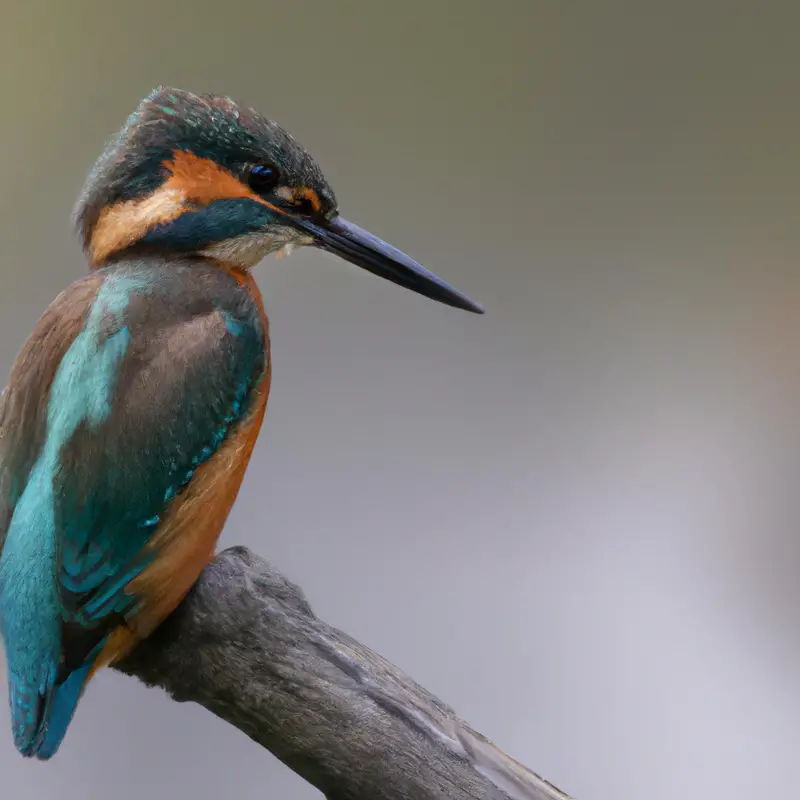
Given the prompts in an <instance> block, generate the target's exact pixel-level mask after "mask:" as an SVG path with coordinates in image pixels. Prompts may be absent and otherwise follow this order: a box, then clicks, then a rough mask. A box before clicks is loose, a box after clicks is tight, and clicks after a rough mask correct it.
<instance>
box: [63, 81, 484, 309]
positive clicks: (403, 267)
mask: <svg viewBox="0 0 800 800" xmlns="http://www.w3.org/2000/svg"><path fill="white" fill-rule="evenodd" d="M75 219H76V224H77V226H78V230H79V232H80V235H81V237H82V240H83V244H84V247H85V249H86V251H87V253H88V255H89V259H90V263H91V264H92V266H93V267H95V268H98V267H102V266H103V265H106V264H108V263H110V262H112V261H114V260H115V259H118V258H120V257H123V256H126V255H133V254H135V253H137V252H141V253H145V252H150V253H152V252H157V253H159V254H160V255H193V256H197V257H201V258H207V259H212V260H214V261H216V262H219V263H221V264H224V265H225V266H227V267H232V268H234V269H248V268H250V267H252V266H253V265H254V264H256V263H257V262H258V261H260V260H261V259H262V258H263V257H264V256H265V255H267V254H268V253H271V252H275V251H277V250H281V249H283V248H287V249H291V247H293V246H297V245H314V246H316V247H320V248H322V249H324V250H328V251H329V252H332V253H335V254H336V255H338V256H340V257H341V258H344V259H346V260H347V261H350V262H352V263H353V264H356V265H358V266H360V267H363V268H365V269H367V270H369V271H370V272H373V273H374V274H376V275H379V276H381V277H384V278H387V279H388V280H390V281H393V282H395V283H398V284H400V285H401V286H405V287H407V288H409V289H412V290H413V291H415V292H419V293H420V294H423V295H425V296H427V297H430V298H433V299H434V300H438V301H439V302H442V303H446V304H448V305H452V306H455V307H457V308H463V309H466V310H469V311H473V312H477V313H482V308H481V307H480V306H479V305H477V304H476V303H473V302H472V301H471V300H469V298H467V297H465V296H464V295H463V294H461V293H460V292H458V291H456V290H455V289H454V288H452V287H451V286H449V285H448V284H446V283H445V282H444V281H442V280H440V279H439V278H437V277H436V276H435V275H433V274H432V273H430V272H428V271H427V270H426V269H424V268H423V267H421V266H420V265H419V264H417V263H416V262H415V261H414V260H412V259H411V258H409V257H408V256H406V255H405V254H403V253H401V252H400V251H398V250H396V249H395V248H393V247H392V246H390V245H389V244H387V243H386V242H383V241H381V240H380V239H378V238H377V237H376V236H373V235H372V234H370V233H368V232H367V231H365V230H363V229H362V228H359V227H358V226H357V225H354V224H353V223H351V222H347V221H346V220H345V219H343V218H342V217H341V216H340V215H339V209H338V204H337V202H336V197H335V196H334V193H333V190H332V189H331V187H330V186H329V185H328V183H327V181H326V180H325V176H324V175H323V174H322V171H321V170H320V168H319V166H317V164H316V162H315V161H314V159H313V158H312V157H311V156H310V155H309V153H308V152H307V151H306V150H305V149H304V148H303V147H302V146H301V145H300V144H299V143H298V142H297V141H296V140H295V139H294V138H292V137H291V136H290V135H289V134H288V133H287V132H286V131H285V130H283V128H281V127H280V126H279V125H277V124H276V123H275V122H273V121H271V120H269V119H266V118H265V117H264V116H262V115H261V114H260V113H258V112H257V111H255V110H253V109H251V108H246V107H244V106H240V105H238V104H237V103H235V102H233V101H232V100H230V99H229V98H226V97H219V96H214V95H202V96H199V95H195V94H191V93H189V92H184V91H181V90H178V89H172V88H164V87H160V88H158V89H156V90H155V91H153V92H152V93H151V94H150V95H148V96H147V97H146V98H145V99H144V100H142V102H141V103H140V104H139V107H138V108H137V109H136V111H135V112H134V113H133V114H132V115H131V117H130V118H129V119H128V121H127V123H126V124H125V126H124V127H123V128H122V130H121V131H120V132H119V133H118V134H117V136H116V137H115V138H114V139H113V140H112V141H111V142H110V143H109V144H108V146H107V147H106V150H105V152H104V153H103V154H102V155H101V157H100V158H99V159H98V161H97V163H96V164H95V166H94V169H93V170H92V172H91V173H90V175H89V177H88V179H87V182H86V186H85V187H84V190H83V193H82V195H81V197H80V199H79V201H78V204H77V207H76V211H75Z"/></svg>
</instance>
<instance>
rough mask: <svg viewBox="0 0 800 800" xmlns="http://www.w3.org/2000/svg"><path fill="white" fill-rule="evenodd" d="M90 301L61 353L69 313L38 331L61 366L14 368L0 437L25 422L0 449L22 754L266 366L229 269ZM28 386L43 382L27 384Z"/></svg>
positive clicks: (93, 650) (169, 270) (3, 569)
mask: <svg viewBox="0 0 800 800" xmlns="http://www.w3.org/2000/svg"><path fill="white" fill-rule="evenodd" d="M92 292H93V296H92V297H90V298H89V301H88V302H86V303H84V310H83V312H82V313H81V315H80V325H79V326H78V325H75V326H73V327H74V328H75V331H74V336H73V337H72V338H71V341H70V343H69V344H68V346H67V347H64V346H63V344H64V343H63V342H62V343H61V344H60V345H59V346H58V347H56V346H55V345H54V342H55V341H56V340H57V339H58V337H57V336H55V335H54V334H53V331H55V330H62V331H63V330H64V328H65V325H64V318H63V315H62V317H61V318H60V319H59V320H57V321H56V323H52V320H51V327H52V329H53V330H52V331H47V330H39V331H38V332H36V333H35V335H34V337H32V338H35V339H36V340H37V341H39V342H40V347H39V351H40V352H39V355H40V356H41V355H42V354H43V353H44V354H47V353H49V354H50V355H49V358H50V360H51V361H52V360H55V359H57V361H56V363H55V364H50V366H49V373H48V370H47V369H45V370H44V371H42V370H41V369H39V370H37V369H33V368H32V367H31V366H30V362H31V361H32V359H31V355H32V354H31V353H30V352H29V353H27V355H26V354H23V356H21V358H24V359H25V360H27V363H28V365H29V368H28V371H27V372H26V370H25V369H20V368H16V369H15V372H14V378H15V380H16V384H15V385H14V386H12V387H11V389H12V391H11V392H10V394H9V397H7V398H5V406H4V409H3V419H2V424H3V428H4V430H6V431H10V430H11V429H12V428H13V427H14V426H15V425H25V426H27V435H24V436H23V435H15V436H13V437H10V439H9V444H8V445H7V446H6V447H5V452H2V451H0V455H2V457H3V468H2V473H1V476H0V488H2V489H3V491H4V492H5V498H6V499H5V500H4V502H5V505H4V506H0V513H1V514H3V515H4V517H5V518H6V519H7V520H8V524H7V526H6V527H5V530H6V536H5V543H4V546H3V554H2V558H0V582H2V585H1V586H0V621H1V622H2V627H3V635H4V637H5V640H6V652H7V658H8V662H9V675H10V678H11V679H12V687H11V688H12V692H11V696H12V708H13V710H14V716H15V722H14V725H15V738H17V740H18V742H21V743H22V746H23V748H24V747H26V746H27V747H28V749H31V748H34V749H36V748H40V749H42V748H43V749H44V750H45V751H47V750H48V748H49V749H52V746H53V744H55V746H57V742H55V740H54V741H53V742H51V743H50V744H47V743H44V744H43V743H42V736H43V731H44V730H46V728H47V725H46V724H45V723H46V722H47V719H48V716H49V717H52V715H53V709H56V710H57V709H58V705H59V698H61V699H62V700H63V703H62V704H63V705H64V706H65V708H66V707H68V706H72V708H74V703H76V702H77V695H75V692H76V691H78V690H77V689H76V686H77V684H75V682H74V681H73V682H72V684H73V685H72V687H71V688H70V676H71V675H72V673H76V675H77V674H80V673H81V672H82V671H84V670H85V668H86V666H87V665H88V664H89V663H90V662H91V661H92V660H93V658H94V656H95V655H96V654H97V652H98V651H99V649H100V648H101V647H102V644H103V642H104V640H105V638H106V637H107V635H108V633H109V632H110V630H112V629H113V628H114V627H116V626H117V625H118V624H119V623H120V621H122V620H123V619H124V617H125V616H126V615H129V614H130V613H131V612H133V611H134V610H135V604H136V598H135V597H131V596H130V595H128V594H127V593H126V592H125V591H124V587H125V585H126V584H127V583H128V582H129V581H130V580H131V579H132V578H133V577H134V576H135V575H136V574H138V573H139V572H140V571H141V570H142V569H143V568H144V567H145V566H146V564H147V563H148V561H147V559H148V558H152V553H151V552H149V553H148V555H147V556H145V555H143V551H144V548H145V545H146V544H147V542H148V540H149V539H150V538H151V537H152V536H153V534H154V532H155V531H157V529H158V525H159V521H160V518H161V515H162V514H163V513H164V511H165V509H166V508H167V507H168V505H169V503H170V502H171V500H172V499H173V498H174V497H175V496H176V495H178V494H179V493H180V492H181V491H182V489H183V488H184V487H185V486H186V485H187V483H188V482H189V481H190V480H191V478H192V475H193V473H194V471H195V470H196V469H197V467H198V466H199V465H200V464H201V463H203V462H204V461H205V460H207V459H208V458H210V457H211V456H212V455H213V453H214V452H215V450H216V449H217V447H218V446H219V445H220V443H221V442H222V441H223V440H224V439H225V437H226V436H227V435H228V433H229V432H230V430H231V429H232V427H234V426H235V425H236V423H237V421H238V420H239V419H240V418H241V417H242V415H243V414H244V413H245V412H246V410H247V407H248V401H249V399H250V396H251V392H252V389H253V388H254V386H255V384H256V382H257V381H258V380H259V379H260V378H261V376H262V374H263V370H264V366H265V365H264V358H265V336H266V332H265V331H264V330H263V328H262V325H261V323H260V317H259V314H258V310H257V308H256V306H255V304H254V303H253V302H252V300H251V299H250V298H249V296H248V295H247V293H246V292H245V291H244V290H243V289H242V288H241V287H240V286H239V284H238V283H237V282H236V281H235V280H234V279H233V278H231V277H230V276H228V275H227V274H226V273H224V272H223V271H222V270H219V269H217V268H214V267H210V266H209V267H201V266H197V265H195V266H188V265H187V266H184V267H176V266H170V267H164V268H156V267H148V268H146V269H145V268H136V267H117V268H114V269H112V270H109V271H107V272H106V273H105V274H103V275H102V276H101V278H99V279H97V280H96V282H95V283H94V284H93V289H92ZM67 307H69V306H67ZM48 341H49V345H46V346H45V345H41V342H45V343H46V342H48ZM48 348H49V349H48ZM22 366H23V367H24V366H25V365H24V364H23V365H22ZM48 374H49V376H50V377H48ZM43 376H44V377H43ZM34 378H36V379H38V380H40V381H42V380H44V381H45V383H48V385H46V386H39V387H36V386H31V385H26V384H27V383H29V381H30V380H33V379H34ZM37 389H38V390H39V392H38V395H37V391H36V390H37ZM12 395H13V398H20V397H34V396H36V397H38V400H37V403H36V404H34V405H35V408H34V407H32V406H31V405H30V404H26V403H25V402H17V403H16V404H14V403H10V402H9V399H13V398H12V397H11V396H12ZM39 395H43V396H44V397H46V398H47V399H46V402H44V401H43V400H42V399H41V397H39ZM12 439H13V442H12V441H11V440H12ZM33 454H35V455H33ZM0 522H2V518H0ZM48 586H49V588H48ZM50 598H52V601H51V599H50ZM59 687H61V689H59ZM64 687H66V688H67V689H69V691H68V692H67V691H66V689H65V688H64ZM59 692H61V694H59ZM73 695H74V696H73ZM37 698H38V699H37ZM71 710H72V709H71V708H70V709H69V715H68V716H71ZM64 714H66V712H64ZM62 716H64V715H62ZM64 719H67V716H64ZM67 721H68V719H67ZM61 723H63V725H64V727H65V726H66V723H64V720H63V719H62V720H61ZM49 725H50V727H51V729H52V730H53V731H54V732H56V731H58V729H59V727H60V724H59V721H58V720H55V719H50V721H49ZM21 749H22V748H21Z"/></svg>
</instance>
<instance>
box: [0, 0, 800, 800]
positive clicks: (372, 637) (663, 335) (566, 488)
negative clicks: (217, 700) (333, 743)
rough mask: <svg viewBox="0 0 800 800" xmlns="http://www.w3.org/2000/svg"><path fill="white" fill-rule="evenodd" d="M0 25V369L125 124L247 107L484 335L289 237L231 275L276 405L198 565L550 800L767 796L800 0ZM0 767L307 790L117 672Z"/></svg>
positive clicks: (99, 786) (295, 7) (20, 9)
mask: <svg viewBox="0 0 800 800" xmlns="http://www.w3.org/2000/svg"><path fill="white" fill-rule="evenodd" d="M2 22H3V24H2V26H0V64H2V69H1V70H0V85H2V90H3V91H2V96H3V97H4V98H5V100H4V101H3V111H2V117H1V119H2V125H0V174H2V185H0V204H2V213H1V214H0V243H2V260H1V261H0V277H1V278H2V283H1V284H0V285H1V286H2V290H1V291H0V303H2V314H0V369H1V370H2V373H3V375H4V376H7V375H8V371H9V369H10V366H11V363H12V360H13V358H14V356H15V354H16V352H17V351H18V349H19V347H20V346H21V345H22V343H23V341H24V339H25V337H26V336H27V335H28V333H29V332H30V330H31V328H32V326H33V325H34V323H35V322H36V320H37V318H38V317H39V315H40V314H41V313H42V312H43V311H44V309H45V308H46V306H47V304H48V303H50V301H51V300H52V299H53V298H54V297H55V295H56V294H57V293H58V292H59V291H60V290H61V289H62V288H64V287H65V286H66V285H67V284H68V283H70V282H71V281H73V280H75V279H77V278H78V277H80V276H81V275H82V274H83V273H84V271H85V262H84V260H83V257H82V254H81V252H80V249H79V246H78V243H77V241H76V239H75V238H74V236H73V234H72V231H71V229H70V214H71V210H72V204H73V202H74V199H75V197H76V195H77V193H78V191H79V189H80V187H81V184H82V181H83V178H84V175H85V173H86V171H87V170H88V169H89V167H90V166H91V164H92V162H93V160H94V159H95V158H96V157H97V155H99V153H100V151H101V149H102V147H103V144H104V142H105V140H106V139H107V138H108V137H109V136H110V135H111V134H112V133H113V132H114V131H115V130H116V129H117V128H118V127H119V126H120V125H121V124H122V123H123V122H124V121H125V119H126V117H127V115H128V114H129V113H130V112H131V111H132V110H133V108H134V107H135V106H136V104H137V103H138V101H139V99H140V98H141V97H142V96H143V95H145V94H146V93H148V92H149V91H150V90H151V89H152V88H153V87H154V86H156V85H157V84H159V83H164V84H171V85H175V86H178V87H181V88H185V89H189V90H193V91H198V92H219V93H224V94H229V95H231V96H233V97H234V98H236V99H237V100H239V101H242V102H245V103H248V104H251V105H254V106H256V107H258V108H259V109H260V110H262V111H263V112H265V113H266V114H267V115H269V116H271V117H273V118H274V119H276V120H277V121H278V122H280V123H281V124H283V125H284V126H285V127H287V128H288V129H289V130H290V131H291V132H292V133H293V134H294V135H295V136H296V137H297V138H298V139H299V140H300V141H301V142H302V143H303V144H304V145H305V146H306V147H308V148H309V149H310V150H311V152H312V153H313V154H314V155H315V157H316V158H317V159H318V160H319V162H320V163H321V165H322V167H323V169H324V170H325V171H326V174H327V176H328V178H329V179H330V181H331V183H332V184H333V186H334V188H335V190H336V192H337V195H338V198H339V201H340V204H341V207H342V211H343V213H345V214H346V215H347V216H348V217H350V218H352V219H353V220H355V221H357V222H358V223H359V224H361V225H363V226H365V227H367V228H369V229H370V230H372V231H373V232H374V233H376V234H377V235H379V236H382V237H384V238H386V239H388V240H389V241H391V242H392V243H393V244H395V245H396V246H398V247H400V248H401V249H404V250H406V251H407V252H409V253H410V254H411V255H412V256H414V257H416V258H418V259H419V260H420V261H422V262H423V263H424V264H425V265H426V266H428V267H429V268H431V269H433V270H434V271H435V272H437V273H438V274H440V275H441V276H442V277H443V278H445V279H446V280H448V281H451V282H452V283H454V284H455V285H456V286H457V287H458V288H459V289H461V290H462V291H464V292H466V293H467V294H469V295H470V296H472V297H474V298H475V299H477V300H480V301H481V302H483V303H485V305H486V309H487V313H486V315H485V317H475V316H472V315H470V314H466V313H463V312H458V311H454V310H451V309H448V308H446V307H444V306H441V305H437V304H435V303H433V302H431V301H429V300H426V299H424V298H421V297H419V296H417V295H414V294H411V293H410V292H406V291H404V290H402V289H400V288H398V287H396V286H393V285H391V284H389V283H387V282H383V281H379V280H377V279H375V278H373V277H372V276H370V275H368V274H367V273H365V272H362V271H361V270H357V269H356V268H351V267H349V266H348V265H346V264H345V263H344V262H341V261H338V260H336V259H334V258H333V257H329V256H328V255H326V254H322V253H320V252H316V251H314V252H312V251H308V252H304V251H300V252H296V253H295V254H294V255H292V256H291V258H289V259H280V260H274V259H272V260H268V261H265V262H264V263H263V264H262V265H261V266H260V267H258V268H257V275H258V280H259V283H260V286H261V288H262V290H263V292H264V295H265V299H266V306H267V310H268V313H269V314H270V317H271V322H272V339H273V359H274V380H273V390H272V396H271V400H270V408H269V412H268V414H267V420H266V423H265V427H264V429H263V432H262V435H261V438H260V440H259V444H258V446H257V448H256V451H255V455H254V457H253V461H252V465H251V467H250V470H249V472H248V475H247V478H246V480H245V483H244V486H243V488H242V492H241V494H240V498H239V501H238V503H237V505H236V507H235V509H234V512H233V514H232V516H231V518H230V521H229V524H228V526H227V528H226V531H225V533H224V535H223V538H222V543H221V544H222V546H223V547H224V546H229V545H233V544H237V543H242V544H246V545H248V546H250V547H252V548H254V549H256V550H257V551H258V552H259V553H260V554H262V555H264V556H265V557H267V558H269V559H270V560H272V561H273V562H274V563H275V564H277V565H278V566H279V567H280V568H281V569H282V570H283V571H284V572H285V573H286V574H287V575H288V576H289V577H290V578H291V579H293V580H295V581H297V582H298V583H299V584H300V585H301V586H302V587H303V588H304V589H305V591H306V592H307V594H308V597H309V599H310V601H311V603H312V605H313V607H314V608H315V610H316V611H317V613H318V614H319V615H320V616H322V617H323V618H324V619H326V620H327V621H329V622H331V623H332V624H334V625H336V626H337V627H340V628H343V629H345V630H346V631H348V632H349V633H350V634H352V635H354V636H356V637H358V638H359V639H360V640H362V641H363V642H364V643H366V644H368V645H369V646H371V647H373V648H375V649H377V650H378V651H380V652H381V653H383V654H384V655H385V656H387V657H388V658H390V659H392V660H393V661H395V662H396V663H397V664H398V665H399V666H401V667H402V668H403V669H405V670H406V671H407V672H408V673H410V674H411V675H412V676H413V677H414V678H416V679H417V680H418V681H420V682H421V683H422V684H424V685H425V686H426V687H427V688H429V689H430V690H432V691H433V692H435V693H436V694H438V695H439V696H440V697H441V698H442V699H443V700H445V701H446V702H447V703H449V704H451V705H452V706H453V707H454V708H455V709H456V711H457V712H458V713H459V714H460V715H461V716H462V717H464V718H465V719H466V720H467V721H469V722H470V724H472V725H473V726H474V727H476V728H477V729H479V730H480V731H482V732H483V733H484V734H486V735H487V736H489V737H490V738H491V739H493V740H494V741H495V742H496V743H497V744H498V745H499V746H500V747H501V748H503V749H505V750H506V751H507V752H509V753H510V754H511V755H513V756H515V757H516V758H518V759H519V760H521V761H523V762H524V763H526V764H527V765H529V766H530V767H531V768H532V769H534V770H536V771H537V772H540V773H541V774H543V775H544V776H546V777H547V778H548V779H550V780H552V781H553V782H554V783H556V784H557V785H558V786H560V787H562V788H563V789H564V790H565V791H567V792H569V793H570V794H573V795H575V796H577V797H580V798H584V799H585V800H643V799H644V798H647V800H667V799H668V798H669V799H670V800H672V799H673V798H676V797H710V798H723V797H724V798H726V800H736V798H751V797H753V796H759V797H764V796H789V795H791V794H792V792H793V791H794V789H793V787H794V786H795V785H796V772H797V770H796V765H797V757H798V745H800V624H798V623H800V602H799V601H800V582H798V580H797V575H798V569H800V537H799V536H798V524H799V523H800V502H799V501H798V497H799V496H800V495H798V488H800V481H799V480H798V478H799V477H800V476H799V475H798V469H799V468H800V314H798V309H800V268H799V266H798V256H800V224H798V213H799V212H800V167H798V156H797V146H798V142H799V141H800V111H798V104H797V97H798V88H800V51H799V50H798V45H797V30H798V23H800V6H798V4H797V3H796V2H791V1H787V2H764V3H752V2H739V1H738V0H694V1H693V2H671V3H663V2H641V1H639V2H614V0H611V1H610V2H603V3H560V2H553V1H552V0H548V1H547V2H545V0H519V2H513V1H512V0H495V2H492V3H483V2H470V1H468V0H459V2H457V3H456V2H440V3H432V2H411V1H407V2H404V3H392V4H389V3H382V4H381V3H372V2H368V1H367V0H363V1H360V2H353V1H352V0H349V1H348V2H344V1H343V2H338V3H322V2H294V3H278V2H272V1H271V0H257V1H256V0H225V2H222V3H210V2H208V1H207V0H203V1H202V2H195V3H193V4H191V6H190V5H188V4H180V3H176V2H164V1H163V0H162V1H161V2H154V1H153V0H139V2H136V3H125V4H122V3H108V2H87V1H85V0H83V1H82V0H73V2H71V3H68V4H67V3H61V4H58V3H52V2H42V1H41V0H25V2H11V0H5V2H4V3H3V10H2ZM4 380H5V377H4ZM0 677H2V678H3V684H5V678H4V675H3V676H0ZM4 691H5V690H4V689H3V692H4ZM0 776H1V777H0V782H1V783H0V793H1V794H2V795H3V796H4V797H9V798H12V797H13V798H14V800H34V799H35V800H49V798H60V799H61V800H65V799H66V800H71V799H72V798H74V799H75V800H77V799H78V798H80V800H100V798H105V797H108V796H109V793H113V796H114V797H115V800H133V798H138V797H141V796H142V794H143V792H144V793H146V794H147V795H148V796H150V797H153V798H169V797H191V798H193V799H194V800H205V799H206V798H209V799H210V798H219V797H220V796H232V795H231V793H232V792H233V793H234V794H235V796H236V797H237V798H262V797H265V796H269V797H292V798H313V797H316V796H319V795H318V793H317V792H316V790H314V789H312V788H311V787H309V786H308V785H307V784H305V783H304V782H303V781H302V780H301V779H299V778H298V777H297V776H295V775H294V774H293V773H292V772H290V771H289V770H288V769H287V768H285V767H284V766H283V765H282V764H280V763H279V762H278V761H276V760H275V759H274V758H273V757H272V756H271V755H270V754H268V753H266V752H264V751H262V750H261V749H260V748H259V747H258V746H256V745H255V744H253V743H252V742H251V741H250V740H249V739H247V738H246V737H245V736H244V735H243V734H241V733H240V732H238V731H237V730H234V729H232V728H230V727H228V726H227V725H226V724H224V723H223V722H221V721H219V720H217V719H216V718H214V717H213V716H211V715H210V714H209V713H208V712H206V711H204V710H203V709H202V708H199V707H196V706H191V705H178V704H175V703H173V702H171V701H170V700H168V699H167V697H166V696H165V695H164V694H162V693H161V692H159V691H156V690H147V689H145V688H144V687H143V686H141V685H140V684H138V683H136V682H134V681H133V680H129V679H126V678H123V677H121V676H120V675H117V674H116V673H113V672H111V671H106V672H104V673H103V674H101V675H100V677H98V678H97V679H96V680H95V681H94V683H93V685H92V686H91V689H90V691H89V692H88V694H87V695H86V697H85V699H84V701H83V702H82V704H81V706H80V709H79V711H78V714H77V717H76V719H75V721H74V724H73V727H72V728H71V731H70V734H69V735H68V737H67V739H66V742H65V744H64V747H63V748H62V750H61V751H60V753H59V756H58V758H57V759H55V760H54V761H52V762H50V763H49V764H46V765H41V764H36V763H31V762H26V761H23V760H22V759H21V758H20V757H18V756H17V754H16V752H15V751H14V749H13V745H12V741H11V736H10V731H9V725H8V713H7V709H6V705H5V702H4V701H3V702H2V703H0ZM112 787H113V788H112Z"/></svg>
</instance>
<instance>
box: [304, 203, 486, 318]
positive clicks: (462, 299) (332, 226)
mask: <svg viewBox="0 0 800 800" xmlns="http://www.w3.org/2000/svg"><path fill="white" fill-rule="evenodd" d="M292 222H293V223H294V224H295V225H296V226H297V227H298V228H301V229H302V230H304V231H305V232H306V233H308V234H310V235H311V236H312V237H313V239H314V244H315V245H316V246H317V247H319V248H321V249H323V250H327V251H328V252H330V253H335V254H336V255H337V256H339V257H340V258H343V259H345V260H346V261H349V262H350V263H352V264H355V265H357V266H359V267H363V268H364V269H366V270H368V271H369V272H371V273H372V274H373V275H378V276H379V277H381V278H386V280H389V281H392V283H397V284H399V285H400V286H405V288H406V289H411V291H413V292H417V293H418V294H421V295H424V296H425V297H430V298H431V299H432V300H437V301H438V302H440V303H445V304H446V305H448V306H454V307H455V308H463V309H464V310H466V311H472V312H473V313H475V314H483V306H481V305H479V304H478V303H475V302H473V301H472V300H470V299H469V298H468V297H467V296H466V295H464V294H461V292H459V291H457V290H456V289H454V288H453V287H452V286H450V285H449V284H447V283H445V282H444V281H443V280H442V279H441V278H437V277H436V275H434V274H433V273H432V272H429V271H428V270H427V269H425V267H423V266H421V265H420V264H418V263H417V262H416V261H414V259H413V258H409V257H408V256H407V255H406V254H405V253H401V252H400V251H399V250H397V249H396V248H394V247H392V246H391V245H390V244H387V243H386V242H384V241H383V240H382V239H379V238H378V237H377V236H373V235H372V234H371V233H370V232H369V231H365V230H364V229H363V228H359V227H358V225H355V224H353V223H352V222H348V221H347V220H345V219H342V218H341V217H340V216H338V215H337V216H335V217H333V218H332V219H329V220H320V219H309V218H307V217H303V218H301V217H294V218H293V219H292Z"/></svg>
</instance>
